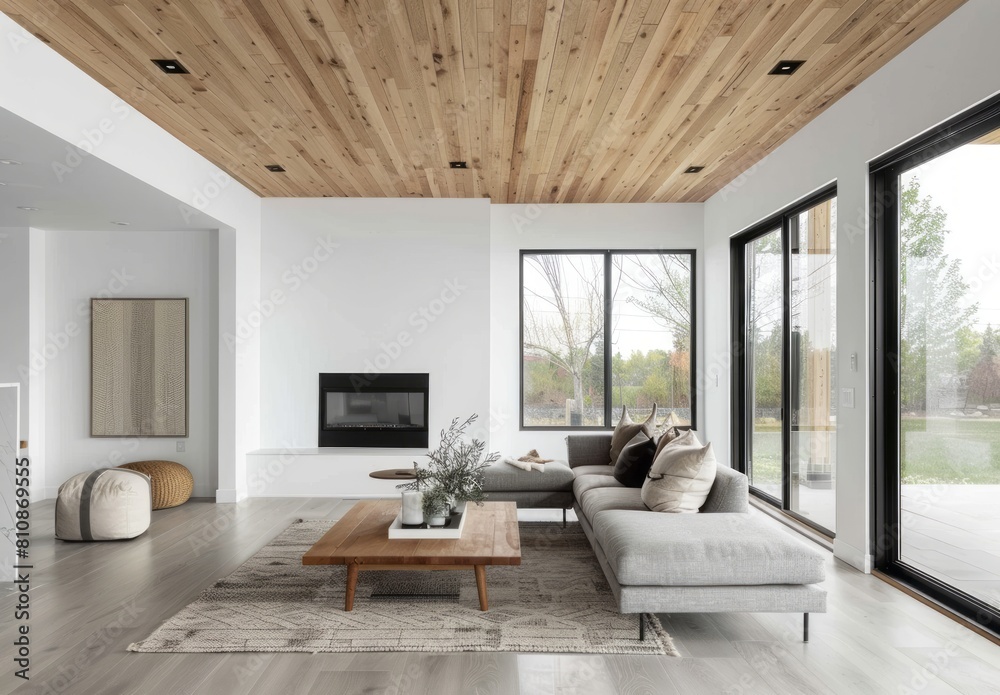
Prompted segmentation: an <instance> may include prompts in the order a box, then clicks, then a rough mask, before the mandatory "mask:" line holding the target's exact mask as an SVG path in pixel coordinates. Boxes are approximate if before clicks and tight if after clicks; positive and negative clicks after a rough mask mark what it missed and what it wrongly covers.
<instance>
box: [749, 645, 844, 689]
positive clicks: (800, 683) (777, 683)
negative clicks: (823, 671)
mask: <svg viewBox="0 0 1000 695" xmlns="http://www.w3.org/2000/svg"><path fill="white" fill-rule="evenodd" d="M733 646H734V647H735V648H736V650H737V651H738V652H739V653H740V654H741V655H742V656H743V658H744V660H746V662H747V663H748V664H750V665H751V666H752V667H753V669H754V670H755V671H756V672H757V673H758V675H760V677H761V679H762V680H763V681H765V682H766V683H767V684H768V685H770V686H771V688H773V689H774V691H775V692H776V693H780V694H782V695H783V694H784V693H789V694H791V693H796V694H797V693H814V694H815V695H837V691H835V690H833V689H832V688H831V687H830V685H829V684H828V683H827V682H826V681H825V680H824V679H823V678H821V677H818V674H815V673H812V672H810V671H809V669H808V668H806V666H805V665H804V664H803V663H802V662H801V661H799V660H798V659H796V658H795V657H794V656H793V655H792V654H790V653H789V652H788V650H787V649H786V648H785V645H784V644H782V643H780V642H734V643H733ZM807 646H808V645H807ZM841 692H844V691H841ZM846 692H850V691H846Z"/></svg>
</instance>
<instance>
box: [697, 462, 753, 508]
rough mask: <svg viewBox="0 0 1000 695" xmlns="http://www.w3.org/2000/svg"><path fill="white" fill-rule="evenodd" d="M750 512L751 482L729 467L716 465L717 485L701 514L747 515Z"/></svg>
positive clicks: (713, 487)
mask: <svg viewBox="0 0 1000 695" xmlns="http://www.w3.org/2000/svg"><path fill="white" fill-rule="evenodd" d="M748 511H750V481H749V480H748V479H747V477H746V476H745V475H743V474H742V473H740V472H739V471H737V470H733V469H732V468H730V467H729V466H724V465H722V464H721V463H719V464H716V468H715V483H713V484H712V489H711V490H710V491H709V493H708V498H707V499H706V500H705V504H703V505H701V512H702V513H705V512H722V513H737V514H746V513H747V512H748Z"/></svg>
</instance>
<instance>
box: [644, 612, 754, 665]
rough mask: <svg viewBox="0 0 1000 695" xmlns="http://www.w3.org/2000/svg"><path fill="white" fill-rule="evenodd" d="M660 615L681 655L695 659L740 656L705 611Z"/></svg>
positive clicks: (733, 657)
mask: <svg viewBox="0 0 1000 695" xmlns="http://www.w3.org/2000/svg"><path fill="white" fill-rule="evenodd" d="M659 617H660V622H661V623H662V624H663V627H664V629H666V631H667V633H668V634H669V635H670V636H671V637H672V638H673V640H674V646H676V647H677V650H678V651H679V652H680V653H681V656H685V657H689V658H695V659H736V658H739V656H740V654H739V652H737V651H736V650H735V649H734V648H733V645H732V643H731V642H730V641H729V640H728V639H726V638H725V636H724V635H723V634H722V632H720V631H719V629H718V627H716V625H715V623H713V622H712V620H711V619H710V618H709V617H708V616H707V615H705V614H703V613H677V614H674V615H661V616H659Z"/></svg>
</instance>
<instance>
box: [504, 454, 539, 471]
mask: <svg viewBox="0 0 1000 695" xmlns="http://www.w3.org/2000/svg"><path fill="white" fill-rule="evenodd" d="M503 462H504V463H506V464H509V465H511V466H513V467H514V468H520V469H521V470H522V471H531V470H534V469H533V468H532V467H531V464H530V463H528V462H527V461H518V460H517V459H512V458H510V457H507V458H505V459H504V460H503Z"/></svg>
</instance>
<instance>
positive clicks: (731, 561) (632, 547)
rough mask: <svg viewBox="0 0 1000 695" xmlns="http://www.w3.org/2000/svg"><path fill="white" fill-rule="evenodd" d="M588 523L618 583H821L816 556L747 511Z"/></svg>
mask: <svg viewBox="0 0 1000 695" xmlns="http://www.w3.org/2000/svg"><path fill="white" fill-rule="evenodd" d="M626 491H628V492H635V491H634V490H631V489H626ZM599 492H604V491H603V490H591V491H590V492H588V493H587V495H586V497H585V501H584V504H585V505H586V499H588V498H590V497H591V496H593V495H595V494H597V493H599ZM588 518H589V520H590V523H591V525H592V526H593V529H594V538H595V539H596V540H597V542H598V543H599V544H600V546H601V549H602V550H603V551H604V555H605V557H606V558H607V561H608V565H610V567H611V569H612V571H613V572H614V573H615V577H616V578H617V579H618V582H619V583H620V584H623V585H633V586H636V585H639V586H757V585H765V584H813V583H815V582H821V581H823V577H824V568H823V556H822V555H821V554H820V553H819V552H817V551H815V550H813V549H812V548H810V547H809V546H807V545H806V544H805V543H803V542H802V541H799V540H796V539H795V538H792V537H791V536H789V535H788V534H787V533H785V532H784V531H783V530H781V529H779V528H774V527H772V526H769V525H767V524H765V523H764V522H762V521H759V520H757V519H754V518H753V517H752V516H750V515H749V514H697V515H690V514H651V513H649V512H636V511H622V510H605V511H599V512H595V514H594V515H593V516H588Z"/></svg>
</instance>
